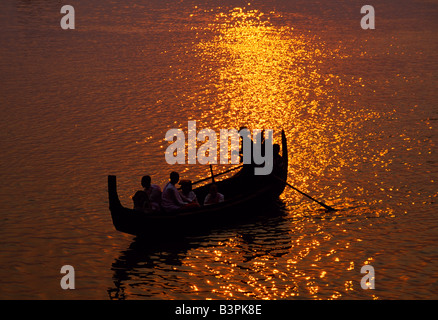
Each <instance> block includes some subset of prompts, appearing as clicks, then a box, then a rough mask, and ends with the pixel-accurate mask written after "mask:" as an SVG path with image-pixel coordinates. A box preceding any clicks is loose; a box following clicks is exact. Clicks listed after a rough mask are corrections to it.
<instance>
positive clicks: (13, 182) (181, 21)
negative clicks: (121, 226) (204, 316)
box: [0, 0, 438, 299]
mask: <svg viewBox="0 0 438 320" xmlns="http://www.w3.org/2000/svg"><path fill="white" fill-rule="evenodd" d="M63 2H64V1H61V2H59V1H46V0H44V1H42V0H35V1H24V0H2V1H1V3H0V28H1V30H2V31H1V33H0V43H1V46H0V71H1V72H0V114H1V117H0V118H1V123H2V125H1V127H0V137H1V154H0V159H1V162H0V174H1V184H0V188H1V189H0V191H1V192H0V211H1V212H0V213H1V214H0V221H1V222H0V254H1V255H0V265H1V267H0V298H1V299H436V298H438V263H437V259H438V248H437V245H436V244H437V240H438V212H437V209H438V208H437V196H438V189H437V181H438V170H437V153H436V151H437V148H436V139H437V120H438V107H437V106H438V94H437V90H436V89H437V74H438V70H437V61H438V54H437V52H438V46H437V38H438V29H437V26H438V19H436V18H437V16H438V3H437V1H432V0H414V1H411V0H410V1H405V0H403V1H390V0H384V1H379V2H378V3H375V4H374V8H375V12H376V23H375V25H376V29H375V30H363V29H362V28H361V26H360V19H361V17H362V16H363V15H361V13H360V8H361V7H362V5H364V4H366V3H364V2H361V1H356V0H354V1H348V2H347V1H327V2H321V1H314V0H308V1H303V0H297V1H280V0H279V1H251V2H248V1H203V2H197V1H180V2H174V1H142V0H139V1H135V4H134V3H130V2H125V1H121V0H114V1H103V0H95V1H83V0H74V1H70V2H68V4H70V5H72V6H74V9H75V24H76V29H75V30H62V29H61V27H60V20H61V17H62V16H63V15H62V14H60V9H61V6H62V5H63V4H67V3H63ZM190 120H196V121H197V127H198V129H202V128H212V129H214V130H215V131H216V132H219V130H220V129H222V128H224V129H228V128H239V127H241V126H247V127H248V128H250V129H263V128H265V129H273V130H274V131H275V133H274V140H275V141H276V142H278V141H280V140H279V139H280V135H279V133H280V130H281V129H284V130H285V132H286V135H287V138H288V143H289V177H288V181H289V182H290V183H291V184H292V185H294V186H295V187H297V188H299V189H300V190H302V191H304V192H306V193H308V194H310V195H312V196H313V197H315V198H317V199H320V200H323V201H324V202H326V203H327V204H329V205H331V206H333V207H335V208H336V209H338V211H336V212H334V213H326V212H325V211H324V210H321V207H320V206H319V205H318V204H316V203H314V202H312V201H310V200H308V199H307V198H305V197H303V196H301V195H299V194H298V193H297V192H295V191H294V190H292V189H289V188H288V189H286V190H285V191H284V193H283V194H282V195H281V201H282V202H283V206H284V209H283V211H284V212H283V214H282V215H279V216H278V215H277V216H270V217H266V218H260V219H255V220H254V221H250V222H248V223H246V224H241V225H237V226H232V227H230V228H226V229H225V228H218V229H215V230H211V231H209V232H205V233H203V234H200V235H196V236H191V237H187V238H184V239H179V240H178V241H171V240H169V241H168V242H165V243H161V242H157V243H153V242H146V243H145V242H143V241H139V240H138V239H135V237H133V236H130V235H126V234H122V233H119V232H117V231H116V230H115V229H114V227H113V225H112V221H111V217H110V214H109V210H108V199H107V197H108V196H107V175H108V174H115V175H117V177H118V188H119V195H120V199H121V201H122V203H123V204H124V205H126V206H131V204H132V200H131V198H130V197H131V196H132V195H133V193H134V192H135V191H136V190H137V189H138V188H139V187H140V184H139V183H140V178H141V176H143V175H145V174H150V175H151V176H152V179H153V181H154V182H155V183H158V184H160V185H161V186H163V185H164V183H165V182H166V181H167V179H168V174H169V172H170V171H173V170H176V171H179V172H180V174H181V175H182V176H183V177H185V178H190V179H192V180H197V179H200V178H202V177H205V176H208V175H209V168H208V166H202V165H169V164H167V163H166V161H165V158H164V151H165V150H166V148H167V145H168V144H169V143H168V142H167V141H165V139H164V137H165V134H166V132H167V131H168V130H169V129H171V128H181V129H183V130H185V131H186V130H187V123H188V121H190ZM227 168H229V166H215V167H214V170H215V171H216V172H219V171H221V170H225V169H227ZM366 264H368V265H371V266H372V267H373V268H374V270H375V289H374V290H363V289H362V288H361V285H360V281H361V279H362V277H363V276H364V274H362V273H361V268H362V266H364V265H366ZM63 265H71V266H73V267H74V269H75V275H76V278H75V280H76V281H75V289H74V290H63V289H62V288H61V287H60V280H61V277H62V274H60V270H61V267H62V266H63Z"/></svg>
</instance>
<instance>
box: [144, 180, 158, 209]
mask: <svg viewBox="0 0 438 320" xmlns="http://www.w3.org/2000/svg"><path fill="white" fill-rule="evenodd" d="M141 185H142V187H143V189H144V192H146V194H147V196H148V198H149V202H150V207H151V210H152V211H160V210H161V206H160V204H161V188H160V186H159V185H157V184H151V177H150V176H144V177H143V178H142V179H141Z"/></svg>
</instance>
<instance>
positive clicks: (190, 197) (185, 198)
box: [179, 190, 196, 203]
mask: <svg viewBox="0 0 438 320" xmlns="http://www.w3.org/2000/svg"><path fill="white" fill-rule="evenodd" d="M179 193H180V195H181V198H182V199H183V201H186V202H188V203H191V202H193V201H195V200H196V194H195V193H194V192H193V191H190V192H189V194H188V195H185V194H184V193H183V192H182V190H181V191H180V192H179Z"/></svg>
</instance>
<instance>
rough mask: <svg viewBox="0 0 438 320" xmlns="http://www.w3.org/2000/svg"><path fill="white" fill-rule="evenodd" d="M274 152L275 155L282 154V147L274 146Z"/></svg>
mask: <svg viewBox="0 0 438 320" xmlns="http://www.w3.org/2000/svg"><path fill="white" fill-rule="evenodd" d="M272 150H273V152H274V154H279V153H280V145H279V144H278V143H276V144H274V145H273V146H272Z"/></svg>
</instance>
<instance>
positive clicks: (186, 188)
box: [179, 180, 192, 193]
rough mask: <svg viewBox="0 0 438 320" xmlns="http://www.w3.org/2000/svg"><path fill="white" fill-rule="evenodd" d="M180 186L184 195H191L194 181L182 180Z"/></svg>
mask: <svg viewBox="0 0 438 320" xmlns="http://www.w3.org/2000/svg"><path fill="white" fill-rule="evenodd" d="M179 184H180V185H181V190H182V192H183V193H189V192H190V191H192V181H190V180H182V181H181V182H180V183H179Z"/></svg>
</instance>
